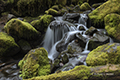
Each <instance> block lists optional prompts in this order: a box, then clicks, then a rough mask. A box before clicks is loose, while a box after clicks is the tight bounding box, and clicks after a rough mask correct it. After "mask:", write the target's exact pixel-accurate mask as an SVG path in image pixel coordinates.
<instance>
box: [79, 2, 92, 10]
mask: <svg viewBox="0 0 120 80" xmlns="http://www.w3.org/2000/svg"><path fill="white" fill-rule="evenodd" d="M80 10H82V11H85V10H91V7H90V5H89V4H88V3H87V2H85V3H83V4H82V5H81V6H80Z"/></svg>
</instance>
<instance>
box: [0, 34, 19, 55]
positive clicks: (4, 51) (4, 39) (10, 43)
mask: <svg viewBox="0 0 120 80" xmlns="http://www.w3.org/2000/svg"><path fill="white" fill-rule="evenodd" d="M15 49H16V50H18V51H19V46H18V45H17V44H16V43H15V40H14V38H12V37H11V36H9V35H8V34H6V33H3V32H0V57H1V56H10V55H13V54H15V53H14V52H16V51H14V50H15ZM18 51H17V52H18Z"/></svg>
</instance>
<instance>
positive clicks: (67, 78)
mask: <svg viewBox="0 0 120 80" xmlns="http://www.w3.org/2000/svg"><path fill="white" fill-rule="evenodd" d="M90 71H91V70H90V69H89V68H88V67H87V66H84V65H80V66H76V67H75V68H74V69H72V70H69V71H57V72H56V73H54V74H51V75H48V76H40V77H33V78H31V79H29V80H85V79H88V77H89V76H90V75H91V73H90Z"/></svg>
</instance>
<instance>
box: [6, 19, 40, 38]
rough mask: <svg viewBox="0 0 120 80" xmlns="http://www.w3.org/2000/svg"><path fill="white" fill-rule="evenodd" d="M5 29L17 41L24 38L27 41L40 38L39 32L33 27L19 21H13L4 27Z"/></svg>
mask: <svg viewBox="0 0 120 80" xmlns="http://www.w3.org/2000/svg"><path fill="white" fill-rule="evenodd" d="M4 29H5V31H6V32H7V33H8V34H10V35H11V36H13V37H14V38H15V39H20V38H24V39H27V40H33V39H36V38H37V37H38V36H39V32H38V31H37V30H36V29H35V28H34V27H33V26H32V25H30V24H29V23H27V22H24V21H21V20H19V19H11V20H10V21H9V22H8V23H7V24H6V25H5V26H4Z"/></svg>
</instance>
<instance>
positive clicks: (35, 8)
mask: <svg viewBox="0 0 120 80" xmlns="http://www.w3.org/2000/svg"><path fill="white" fill-rule="evenodd" d="M56 3H57V0H19V1H18V2H17V7H18V12H19V14H20V15H21V16H25V15H27V16H28V15H30V16H38V15H40V13H43V12H44V11H45V10H46V9H48V8H50V7H51V6H52V5H54V4H56Z"/></svg>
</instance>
